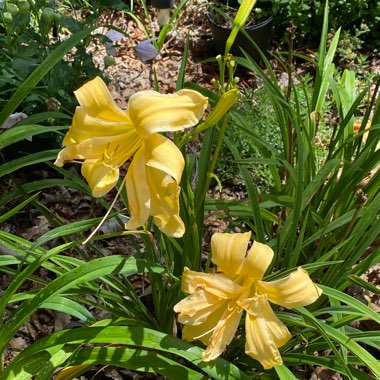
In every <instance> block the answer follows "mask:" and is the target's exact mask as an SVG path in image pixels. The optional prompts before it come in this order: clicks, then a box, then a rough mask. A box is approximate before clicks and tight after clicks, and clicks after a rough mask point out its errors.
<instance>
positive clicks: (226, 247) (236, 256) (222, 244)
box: [211, 232, 251, 275]
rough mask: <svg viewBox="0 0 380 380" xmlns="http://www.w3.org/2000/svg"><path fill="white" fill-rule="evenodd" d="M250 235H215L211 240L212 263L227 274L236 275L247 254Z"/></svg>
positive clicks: (248, 233) (247, 233)
mask: <svg viewBox="0 0 380 380" xmlns="http://www.w3.org/2000/svg"><path fill="white" fill-rule="evenodd" d="M250 238H251V233H250V232H246V233H243V234H228V233H215V234H214V235H212V238H211V252H212V261H213V262H214V263H215V264H216V265H217V266H218V267H219V268H220V269H221V270H222V271H223V272H224V273H228V274H232V275H235V274H238V269H239V268H240V267H241V265H242V262H243V261H244V258H245V256H246V254H247V247H248V243H249V239H250Z"/></svg>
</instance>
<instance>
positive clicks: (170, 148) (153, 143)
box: [145, 133, 185, 185]
mask: <svg viewBox="0 0 380 380" xmlns="http://www.w3.org/2000/svg"><path fill="white" fill-rule="evenodd" d="M145 159H146V164H147V165H148V166H150V167H152V168H156V169H158V170H161V171H162V172H164V173H166V174H169V175H170V176H171V177H173V178H174V180H175V181H176V182H177V185H179V183H180V182H181V176H182V172H183V169H184V167H185V160H184V159H183V156H182V153H181V151H180V150H179V149H178V148H177V146H176V145H175V144H174V143H173V142H172V141H170V140H169V139H167V138H166V137H164V136H162V135H159V134H158V133H155V134H153V135H151V136H149V137H148V138H147V139H146V140H145Z"/></svg>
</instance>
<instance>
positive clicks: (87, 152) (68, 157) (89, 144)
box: [55, 130, 143, 167]
mask: <svg viewBox="0 0 380 380" xmlns="http://www.w3.org/2000/svg"><path fill="white" fill-rule="evenodd" d="M142 142H143V140H142V139H141V137H140V136H139V135H138V134H137V133H136V132H135V131H134V130H132V131H129V132H125V133H122V134H120V135H116V136H106V137H100V136H98V137H92V138H88V139H86V140H83V141H81V142H79V143H75V144H69V145H68V146H66V147H65V148H64V149H62V150H61V151H60V152H59V154H58V157H57V160H56V162H55V165H57V166H60V167H61V166H63V165H64V164H65V163H66V162H70V161H73V160H87V159H91V160H92V159H98V160H104V161H105V163H106V164H110V165H113V166H121V165H122V164H123V163H124V162H126V161H127V160H128V159H129V158H130V157H131V155H132V154H133V153H134V152H136V150H137V149H138V148H139V147H140V146H141V145H142Z"/></svg>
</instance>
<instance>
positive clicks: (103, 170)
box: [55, 77, 208, 237]
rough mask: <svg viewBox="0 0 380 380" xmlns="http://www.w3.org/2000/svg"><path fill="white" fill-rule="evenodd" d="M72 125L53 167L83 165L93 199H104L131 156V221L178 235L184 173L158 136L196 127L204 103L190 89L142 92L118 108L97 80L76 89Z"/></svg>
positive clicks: (180, 161) (171, 146) (177, 152)
mask: <svg viewBox="0 0 380 380" xmlns="http://www.w3.org/2000/svg"><path fill="white" fill-rule="evenodd" d="M75 96H76V97H77V99H78V102H79V106H78V107H77V108H76V111H75V114H74V117H73V120H72V125H71V127H70V128H69V131H68V132H67V134H66V136H65V138H64V140H63V145H64V148H63V149H62V150H61V152H60V153H59V154H58V157H57V159H56V161H55V165H57V166H59V167H62V166H63V165H64V164H65V163H66V162H77V161H81V162H82V163H83V165H82V174H83V176H84V177H85V178H86V180H87V182H88V184H89V186H90V188H91V191H92V194H93V196H94V197H102V196H104V195H106V194H107V193H108V192H109V191H110V190H111V189H112V188H114V186H115V185H116V184H117V182H118V180H119V168H120V167H121V166H122V165H124V164H125V163H126V162H127V161H129V160H130V159H131V158H132V161H131V163H130V165H129V168H128V171H127V178H126V186H127V195H128V200H129V209H130V217H131V218H130V221H129V223H128V224H127V227H128V228H133V229H135V228H138V227H141V226H142V225H143V224H145V223H146V221H147V219H148V218H149V216H152V217H153V219H154V221H155V222H156V223H157V225H158V227H159V228H160V229H161V230H162V232H164V233H165V234H167V235H169V236H173V237H180V236H182V235H183V234H184V225H183V222H182V220H181V219H180V217H179V192H180V187H179V183H180V181H181V176H182V172H183V169H184V159H183V157H182V154H181V152H180V150H179V149H178V148H177V146H175V144H174V143H172V142H171V141H170V140H168V139H167V138H166V137H164V136H161V135H159V134H158V132H174V131H178V130H183V129H185V128H189V127H192V126H194V125H196V124H197V123H198V122H199V120H200V119H201V118H202V116H203V113H204V111H205V109H206V107H207V104H208V100H207V98H206V97H204V96H203V95H201V94H200V93H198V92H196V91H193V90H186V89H185V90H181V91H178V92H177V93H175V94H159V93H158V92H155V91H141V92H137V93H136V94H134V95H132V96H131V98H130V99H129V104H128V109H127V110H122V109H121V108H119V107H118V106H117V104H116V103H115V102H114V100H113V99H112V96H111V94H110V92H109V91H108V89H107V86H106V84H105V83H104V82H103V80H102V79H101V78H99V77H97V78H95V79H93V80H91V81H89V82H88V83H86V84H85V85H83V86H82V87H81V88H79V89H78V90H77V91H75Z"/></svg>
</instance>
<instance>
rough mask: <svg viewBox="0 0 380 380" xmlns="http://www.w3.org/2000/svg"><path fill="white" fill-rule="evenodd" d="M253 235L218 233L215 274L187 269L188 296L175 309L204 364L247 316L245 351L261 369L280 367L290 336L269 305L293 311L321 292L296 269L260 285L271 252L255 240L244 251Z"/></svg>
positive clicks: (213, 244)
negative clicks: (198, 347) (201, 349)
mask: <svg viewBox="0 0 380 380" xmlns="http://www.w3.org/2000/svg"><path fill="white" fill-rule="evenodd" d="M250 238H251V233H250V232H246V233H242V234H227V233H216V234H214V235H213V236H212V238H211V250H212V260H213V262H214V263H215V264H216V265H217V267H218V271H217V272H216V273H199V272H195V271H191V270H190V269H188V268H185V270H184V274H183V277H182V290H183V291H184V292H186V293H189V294H190V295H189V296H188V297H187V298H185V299H184V300H182V301H180V302H179V303H178V304H177V305H176V306H175V307H174V310H175V311H176V312H178V313H179V317H178V319H179V322H181V323H183V324H184V325H185V327H184V329H183V334H182V336H183V338H184V339H185V340H190V341H192V340H200V341H202V342H203V343H204V344H206V345H207V348H206V350H205V351H204V353H203V355H202V359H203V360H204V361H210V360H213V359H215V358H217V357H218V356H219V355H220V354H221V353H222V352H223V351H224V349H225V348H226V346H227V345H228V344H229V343H230V342H231V341H232V339H233V337H234V335H235V333H236V330H237V328H238V326H239V323H240V319H241V317H242V314H243V311H246V313H247V315H246V319H245V333H246V344H245V351H246V353H247V354H248V355H250V356H252V357H253V358H254V359H256V360H258V361H260V363H261V364H262V365H263V367H264V368H266V369H269V368H272V367H273V366H274V365H280V364H282V359H281V355H280V352H279V350H278V349H279V347H281V346H283V345H284V344H285V343H286V342H287V341H288V340H289V339H290V338H291V334H290V333H289V331H288V329H287V328H286V327H285V325H284V324H283V323H282V322H281V321H280V320H279V319H278V317H277V316H276V315H275V313H274V312H273V310H272V308H271V306H270V304H269V301H270V302H273V303H274V304H277V305H279V306H282V307H285V308H288V309H291V308H293V307H296V306H306V305H309V304H311V303H313V302H314V301H315V300H316V299H317V298H318V297H319V296H320V295H321V293H322V290H321V289H320V288H318V286H317V285H315V284H314V283H313V282H312V281H311V279H310V277H309V275H308V274H307V272H306V271H305V270H304V269H302V268H298V269H297V270H296V271H294V272H293V273H291V274H290V275H289V276H287V277H284V278H282V279H280V280H276V281H271V282H266V281H263V276H264V273H265V272H266V271H267V269H268V267H269V265H270V263H271V261H272V259H273V255H274V253H273V250H272V249H271V248H270V247H269V246H267V245H265V244H262V243H259V242H257V241H255V242H253V245H252V247H251V248H250V249H249V250H248V252H247V248H248V244H249V242H250Z"/></svg>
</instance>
